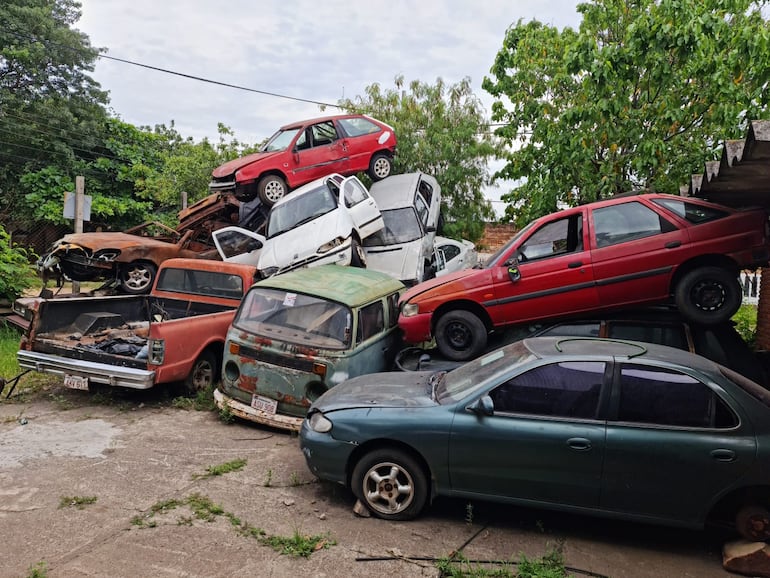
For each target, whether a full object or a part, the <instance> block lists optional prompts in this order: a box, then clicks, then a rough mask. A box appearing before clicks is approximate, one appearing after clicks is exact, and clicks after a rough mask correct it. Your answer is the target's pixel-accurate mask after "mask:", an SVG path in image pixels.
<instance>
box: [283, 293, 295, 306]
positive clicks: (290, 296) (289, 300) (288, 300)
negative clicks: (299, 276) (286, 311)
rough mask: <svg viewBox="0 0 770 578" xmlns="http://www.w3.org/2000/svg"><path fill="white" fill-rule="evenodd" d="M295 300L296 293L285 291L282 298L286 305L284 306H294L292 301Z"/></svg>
mask: <svg viewBox="0 0 770 578" xmlns="http://www.w3.org/2000/svg"><path fill="white" fill-rule="evenodd" d="M296 300H297V294H296V293H287V294H286V297H284V298H283V304H284V305H286V307H294V302H295V301H296Z"/></svg>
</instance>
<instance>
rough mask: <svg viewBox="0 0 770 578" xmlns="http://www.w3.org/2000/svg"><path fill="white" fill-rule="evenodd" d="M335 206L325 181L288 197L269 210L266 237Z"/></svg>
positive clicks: (335, 202) (318, 215)
mask: <svg viewBox="0 0 770 578" xmlns="http://www.w3.org/2000/svg"><path fill="white" fill-rule="evenodd" d="M336 208H337V199H336V198H335V196H334V193H332V191H331V189H330V188H329V185H328V184H326V183H325V184H323V185H321V186H319V187H318V188H316V189H313V190H312V191H308V192H306V193H303V194H301V195H299V196H297V197H289V198H287V199H286V201H285V202H283V203H281V204H280V205H276V206H275V207H273V208H272V210H271V211H270V217H269V220H268V222H267V238H268V239H270V238H272V237H275V236H277V235H280V234H281V233H285V232H286V231H289V230H290V229H293V228H294V227H297V226H299V225H302V224H303V223H308V222H310V221H312V220H313V219H315V218H317V217H320V216H321V215H325V214H326V213H329V212H331V211H333V210H334V209H336Z"/></svg>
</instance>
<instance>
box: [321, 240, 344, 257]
mask: <svg viewBox="0 0 770 578" xmlns="http://www.w3.org/2000/svg"><path fill="white" fill-rule="evenodd" d="M344 242H345V239H344V238H343V237H336V238H334V239H332V240H331V241H329V242H328V243H324V244H323V245H321V246H320V247H318V249H317V252H318V253H328V252H329V251H331V250H332V249H334V248H335V247H339V246H340V245H342V243H344Z"/></svg>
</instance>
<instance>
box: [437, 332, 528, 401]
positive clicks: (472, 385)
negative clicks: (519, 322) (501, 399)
mask: <svg viewBox="0 0 770 578" xmlns="http://www.w3.org/2000/svg"><path fill="white" fill-rule="evenodd" d="M533 359H535V355H534V354H533V353H532V352H531V351H530V350H529V349H527V347H526V346H525V345H524V342H523V341H517V342H515V343H512V344H511V345H507V346H505V347H502V348H500V349H496V350H494V351H492V352H490V353H487V354H486V355H483V356H481V357H479V358H478V359H474V360H473V361H469V362H468V363H466V364H465V365H461V366H460V367H458V368H457V369H455V370H453V371H450V372H449V373H447V374H446V375H445V376H444V377H443V379H442V380H441V382H440V383H439V384H438V387H437V388H436V399H437V401H438V402H439V403H451V402H454V401H459V400H461V399H465V398H466V397H468V396H470V395H472V394H474V393H475V392H476V391H478V390H479V389H481V388H482V387H484V386H485V385H486V383H487V382H488V381H489V379H491V378H493V377H494V376H496V375H498V374H499V373H501V372H503V371H505V372H508V371H510V370H512V369H514V368H516V367H518V366H519V365H523V364H525V363H528V362H529V361H531V360H533Z"/></svg>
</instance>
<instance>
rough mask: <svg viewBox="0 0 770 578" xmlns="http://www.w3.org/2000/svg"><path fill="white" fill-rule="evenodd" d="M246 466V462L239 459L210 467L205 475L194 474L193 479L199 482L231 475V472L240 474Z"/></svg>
mask: <svg viewBox="0 0 770 578" xmlns="http://www.w3.org/2000/svg"><path fill="white" fill-rule="evenodd" d="M245 465H246V460H244V459H237V460H232V461H230V462H225V463H224V464H219V465H218V466H209V467H207V468H206V473H205V474H193V479H194V480H199V479H203V478H210V477H213V476H221V475H224V474H229V473H230V472H239V471H241V470H242V469H243V467H244V466H245Z"/></svg>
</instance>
